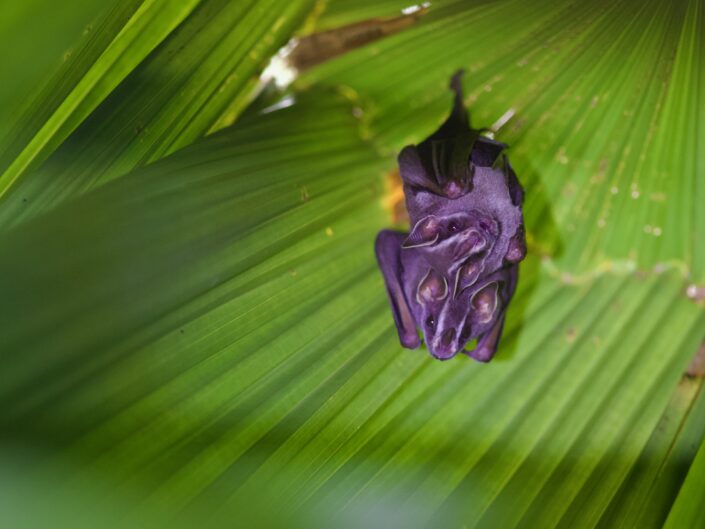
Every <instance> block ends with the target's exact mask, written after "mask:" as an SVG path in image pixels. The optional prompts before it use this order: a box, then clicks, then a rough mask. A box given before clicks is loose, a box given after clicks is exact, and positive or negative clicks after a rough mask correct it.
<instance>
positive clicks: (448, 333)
mask: <svg viewBox="0 0 705 529" xmlns="http://www.w3.org/2000/svg"><path fill="white" fill-rule="evenodd" d="M453 338H455V329H446V330H445V331H444V332H443V334H442V335H441V345H442V346H443V347H450V345H451V344H452V343H453Z"/></svg>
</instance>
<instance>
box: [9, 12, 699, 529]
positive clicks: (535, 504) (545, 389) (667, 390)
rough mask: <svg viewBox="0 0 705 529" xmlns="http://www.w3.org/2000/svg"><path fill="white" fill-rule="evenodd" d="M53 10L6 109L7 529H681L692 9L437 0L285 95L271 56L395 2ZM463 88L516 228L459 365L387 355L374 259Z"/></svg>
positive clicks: (690, 480)
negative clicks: (403, 158)
mask: <svg viewBox="0 0 705 529" xmlns="http://www.w3.org/2000/svg"><path fill="white" fill-rule="evenodd" d="M76 4H77V5H76V6H72V7H71V9H70V10H68V9H67V13H65V17H64V18H62V19H61V23H59V22H57V25H56V26H55V27H54V29H55V31H54V32H53V33H51V32H50V33H48V34H47V37H46V40H45V41H43V45H42V46H38V49H37V50H38V51H37V61H38V63H37V64H38V65H39V66H41V69H40V68H39V66H37V69H35V70H32V69H30V70H31V71H28V72H29V73H27V76H26V77H25V78H23V79H22V80H20V81H17V83H16V84H15V85H13V86H12V87H11V88H8V89H6V90H5V91H2V92H0V100H1V101H3V104H8V105H9V104H12V105H13V106H15V107H16V112H17V113H16V114H13V118H12V120H10V121H5V122H3V124H2V128H0V131H1V132H2V134H0V137H4V138H5V140H3V144H2V145H0V162H2V168H1V171H2V173H0V195H2V197H1V198H0V248H2V252H0V293H2V302H0V366H1V367H0V371H1V372H2V379H1V380H2V383H0V406H1V409H2V412H0V431H2V432H3V439H2V441H1V442H0V461H6V462H8V463H7V465H6V467H7V468H8V475H9V476H10V478H9V482H11V483H13V485H14V484H15V483H16V486H12V487H5V486H4V484H5V481H8V478H7V477H5V478H2V477H0V480H5V481H3V488H8V489H10V491H9V493H8V495H7V496H6V499H4V500H3V499H2V498H0V509H2V510H3V511H4V512H7V513H9V514H8V520H10V521H11V523H13V524H14V525H15V526H18V527H21V526H22V525H21V524H23V523H24V524H25V526H27V527H43V526H57V525H60V526H61V525H66V526H67V527H68V526H71V527H83V526H86V527H94V526H115V527H133V526H136V525H137V524H138V522H136V521H135V520H136V519H138V520H139V523H140V524H143V525H145V526H148V527H159V526H162V524H164V523H166V524H167V525H170V526H171V527H180V526H184V527H192V526H194V525H195V524H200V525H205V526H209V525H213V526H222V525H225V524H232V523H233V520H236V521H237V522H239V523H240V524H243V526H247V527H265V526H266V525H267V523H268V522H267V521H269V523H270V524H272V525H275V526H281V525H284V524H286V525H290V526H292V527H294V526H295V527H299V526H300V527H317V526H330V525H332V524H336V525H340V526H343V527H345V526H349V527H363V526H366V527H368V526H380V525H385V526H386V527H405V528H409V527H411V528H413V527H425V526H432V527H492V528H494V527H529V528H533V527H571V528H572V527H598V526H599V527H605V528H608V527H639V528H642V527H660V526H662V525H663V523H665V522H666V520H667V519H668V522H667V523H668V524H669V527H696V526H698V524H700V525H702V520H700V518H698V516H700V515H701V510H700V509H698V506H699V505H700V503H702V502H701V501H700V500H701V496H702V490H703V489H702V487H703V486H705V483H704V478H703V476H702V473H703V472H702V471H703V468H704V466H703V464H702V463H703V461H704V460H705V459H704V458H703V449H702V448H700V449H698V448H699V447H700V446H701V445H702V443H703V440H704V439H705V426H704V425H705V422H703V418H705V397H704V396H703V392H702V391H701V388H702V380H703V379H702V378H701V377H700V376H699V375H698V373H697V372H695V371H693V370H692V369H691V374H690V375H688V376H684V372H686V370H687V369H688V366H689V364H690V362H691V359H692V358H693V356H694V354H695V353H696V352H697V351H698V350H699V348H700V347H701V343H702V341H703V338H704V336H703V329H704V328H705V312H704V311H703V306H702V302H701V301H698V299H697V298H698V297H699V294H698V293H699V292H700V290H699V287H698V286H697V283H698V282H702V281H703V280H704V278H703V275H702V270H704V269H705V267H704V266H703V265H705V262H704V261H705V253H704V252H705V250H703V248H702V246H703V245H702V243H701V241H702V240H703V232H704V231H705V217H703V213H702V212H701V211H700V210H701V208H700V207H699V204H700V202H702V199H703V189H704V188H703V184H702V183H701V180H702V177H703V174H702V173H703V171H702V169H703V163H704V160H705V158H703V157H704V156H705V154H704V153H705V145H703V144H702V142H703V134H702V132H703V131H702V122H703V121H702V119H700V118H701V117H704V115H703V112H704V111H703V105H702V103H701V101H700V99H701V98H700V93H699V92H700V91H699V88H700V87H701V86H702V85H703V83H702V75H703V71H705V68H703V66H704V65H703V64H702V61H703V54H702V51H703V50H702V45H703V40H702V35H703V30H704V28H703V24H704V23H705V17H704V16H703V15H705V4H704V3H703V2H702V1H701V0H692V1H689V2H686V1H684V2H677V3H675V4H663V3H658V2H652V1H648V2H646V3H637V2H631V1H627V0H625V1H622V2H616V3H614V2H591V3H576V2H567V1H566V2H559V3H555V2H552V3H551V2H539V3H527V2H519V1H512V0H508V1H477V2H476V1H463V2H461V1H450V0H447V1H441V0H439V1H437V2H432V4H431V5H430V6H428V8H427V11H424V14H423V15H421V16H419V17H418V19H417V20H416V21H415V23H414V24H413V25H412V26H411V27H410V28H408V29H405V30H404V31H401V32H399V33H396V34H394V35H391V36H386V37H385V38H383V39H380V40H377V41H374V42H372V43H370V44H367V45H366V46H363V47H360V48H358V49H355V50H352V51H350V52H349V53H346V54H344V55H341V56H339V57H337V58H334V59H332V60H329V61H326V62H324V63H323V64H320V65H318V66H316V67H314V68H312V69H310V70H308V71H306V72H302V74H301V77H300V78H299V79H298V80H297V81H296V82H295V83H294V85H293V87H291V88H290V89H289V90H288V91H287V92H286V95H287V96H289V97H290V98H291V100H290V101H289V102H292V101H293V105H291V106H289V107H287V108H280V107H283V106H285V105H274V106H268V105H269V103H270V102H274V101H277V98H278V97H280V95H281V94H280V95H277V93H275V94H274V95H272V87H269V88H268V90H266V91H265V92H264V93H263V94H262V95H261V96H260V97H259V98H258V99H255V98H257V94H258V93H259V91H260V88H262V87H261V86H259V83H258V79H257V76H258V74H259V73H260V72H261V70H262V69H263V68H264V66H265V65H266V63H267V60H268V59H269V57H270V56H272V55H273V54H274V53H275V52H276V51H277V49H279V48H280V47H281V46H282V45H283V44H285V43H286V42H287V40H288V39H289V38H290V37H291V36H292V35H294V34H295V33H296V32H299V31H300V32H301V34H308V33H310V32H311V31H315V30H317V29H331V28H336V27H338V26H340V25H342V24H351V23H355V22H359V21H361V20H363V19H364V18H367V17H393V16H397V15H398V14H399V9H400V8H402V7H406V6H405V4H404V3H400V2H396V1H384V2H369V1H366V0H365V1H362V2H350V1H347V0H330V1H328V2H325V3H314V2H311V1H304V0H301V1H297V2H276V1H267V2H254V1H245V0H242V1H237V2H225V1H215V0H202V1H197V0H196V1H193V2H170V1H166V0H164V1H161V0H154V1H146V2H120V3H115V4H111V5H107V6H106V5H105V4H100V3H91V2H85V3H83V4H81V6H80V8H79V6H78V3H76ZM28 5H29V6H30V7H31V9H30V7H28V8H26V9H25V10H24V11H23V10H21V9H20V8H18V9H17V12H16V13H17V15H16V18H14V19H13V20H18V21H19V20H23V22H22V24H28V22H27V20H29V19H31V16H32V15H33V14H34V13H39V12H44V13H46V12H50V11H51V9H50V8H49V7H48V4H46V3H44V2H38V1H37V2H33V3H32V4H28ZM54 9H58V8H54ZM22 17H24V18H22ZM91 21H98V22H91ZM18 24H19V22H18ZM86 24H92V25H91V31H89V32H87V33H86V35H84V36H82V37H80V39H82V40H80V39H79V41H77V40H76V35H80V34H81V32H82V28H84V27H85V25H86ZM0 27H3V28H4V29H3V32H4V34H2V35H0V42H11V41H12V40H13V39H16V38H19V37H18V34H19V33H20V32H18V31H17V28H14V27H12V26H11V25H9V24H7V25H5V26H0ZM72 36H73V37H72ZM3 39H4V40H3ZM72 42H73V43H74V44H73V46H75V48H74V49H75V50H76V51H75V52H73V53H72V55H71V57H69V58H68V60H67V61H65V62H63V63H61V64H59V63H57V64H58V66H57V67H56V69H55V70H54V71H52V70H51V67H50V65H51V64H52V63H51V61H50V60H49V59H48V57H50V55H51V54H50V52H51V50H54V51H55V50H56V48H57V47H60V48H61V50H62V53H63V50H65V49H66V48H67V47H70V46H72V44H71V43H72ZM76 42H78V44H75V43H76ZM459 67H464V68H466V70H467V75H466V76H465V83H466V90H467V93H468V102H469V103H470V104H471V110H472V118H473V124H474V125H475V126H487V127H490V126H493V132H494V134H495V135H496V137H498V138H499V139H501V140H502V141H506V142H507V143H509V144H510V145H511V149H510V151H509V153H510V157H511V160H512V163H513V164H514V166H515V167H516V169H517V173H518V174H519V176H520V178H521V180H522V182H523V183H524V184H525V188H526V197H527V204H526V216H527V225H528V228H529V232H530V233H529V235H530V236H531V250H532V252H531V254H532V255H530V256H529V258H528V259H527V261H526V262H525V263H524V264H523V265H522V269H521V280H520V284H519V290H518V292H517V297H516V298H515V300H514V302H513V304H512V305H511V307H510V310H509V313H508V320H507V324H506V329H505V337H504V339H503V343H502V346H501V348H500V351H499V354H498V355H497V357H496V358H495V360H494V361H493V362H492V363H490V364H487V365H481V364H478V363H474V362H472V361H470V360H469V359H467V358H456V359H454V360H452V361H450V362H445V363H440V362H435V361H433V360H432V359H431V358H430V357H429V356H428V355H427V354H426V352H425V351H424V350H420V351H407V350H404V349H402V348H401V347H400V346H399V344H398V339H397V335H396V332H395V329H394V324H393V321H392V318H391V315H390V312H389V307H388V302H387V299H386V295H385V291H384V286H383V282H382V278H381V276H380V274H379V272H378V270H377V264H376V261H375V258H374V252H373V248H372V246H373V240H374V237H375V235H376V233H377V232H378V231H379V230H380V229H382V228H385V227H388V226H389V225H391V224H392V220H391V218H390V215H389V213H388V211H386V209H385V208H384V207H383V204H384V203H385V201H386V200H387V199H388V196H387V190H386V188H385V175H387V174H388V173H389V172H390V171H392V170H393V169H394V167H395V155H396V153H397V152H398V150H399V149H400V148H401V147H402V146H403V145H405V144H407V143H417V142H419V141H420V140H422V139H423V138H424V137H426V136H427V135H428V133H429V132H431V131H432V130H433V129H434V128H435V127H436V126H437V125H438V123H439V121H440V120H442V119H443V118H444V116H445V114H446V112H447V109H448V107H449V101H450V93H449V91H448V90H447V83H448V78H449V74H450V73H451V72H453V71H454V70H456V69H457V68H459ZM7 68H8V71H10V70H11V69H13V68H14V69H15V70H17V69H19V68H20V66H18V64H17V63H8V66H7ZM46 72H50V74H48V75H47V73H46ZM40 79H44V81H39V80H40ZM30 82H32V83H39V88H38V89H36V90H33V91H29V90H27V86H29V84H25V85H23V84H22V83H30ZM22 90H24V91H26V94H25V97H24V98H23V97H22ZM30 94H34V95H30ZM253 100H254V103H252V104H250V103H251V102H252V101H253ZM8 115H9V114H8ZM231 122H234V125H232V126H228V125H229V124H230V123H231ZM493 124H494V125H493ZM221 128H222V130H217V129H221ZM214 131H215V132H214ZM647 227H648V228H647ZM688 285H690V286H691V288H690V289H687V287H688ZM687 293H688V294H687ZM696 453H697V455H696ZM3 466H5V465H3ZM51 491H55V492H51ZM53 494H56V496H55V497H53ZM3 502H4V504H3ZM32 505H36V506H37V507H35V508H31V507H30V506H32ZM82 505H89V506H90V508H87V510H86V512H85V513H82V516H78V515H76V514H75V513H76V512H77V511H81V507H80V506H82ZM115 512H118V513H120V515H119V516H115V515H114V514H113V513H115ZM49 513H54V515H53V516H52V515H50V514H49ZM72 516H76V517H75V518H72ZM135 517H136V518H135ZM249 517H254V518H249ZM165 521H166V522H165Z"/></svg>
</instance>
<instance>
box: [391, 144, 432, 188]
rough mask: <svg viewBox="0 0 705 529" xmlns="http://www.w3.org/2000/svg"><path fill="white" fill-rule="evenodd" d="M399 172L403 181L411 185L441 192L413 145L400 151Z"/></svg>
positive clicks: (398, 159)
mask: <svg viewBox="0 0 705 529" xmlns="http://www.w3.org/2000/svg"><path fill="white" fill-rule="evenodd" d="M397 161H398V162H399V173H400V174H401V179H402V181H403V182H404V183H405V184H406V185H408V186H410V187H415V188H421V189H428V190H430V191H433V192H434V193H438V192H439V188H438V184H437V183H436V182H435V180H433V179H431V178H429V176H428V173H427V172H426V169H425V168H424V166H423V164H422V163H421V158H420V157H419V152H418V150H417V149H416V147H414V146H413V145H407V146H406V147H404V148H403V149H402V150H401V152H400V153H399V157H398V158H397Z"/></svg>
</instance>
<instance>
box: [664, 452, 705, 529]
mask: <svg viewBox="0 0 705 529" xmlns="http://www.w3.org/2000/svg"><path fill="white" fill-rule="evenodd" d="M703 483H705V443H704V444H703V445H701V446H700V450H698V455H697V456H696V457H695V461H693V466H692V467H691V468H690V471H689V472H688V477H687V478H686V480H685V483H684V484H683V488H682V489H681V491H680V493H679V494H678V498H677V499H676V502H675V504H674V505H673V510H672V511H671V513H670V514H669V516H668V520H667V521H666V524H665V525H664V527H665V528H666V529H676V528H680V527H692V528H693V529H696V528H698V527H705V511H703V508H702V506H703V500H704V499H705V498H704V496H705V489H704V488H703Z"/></svg>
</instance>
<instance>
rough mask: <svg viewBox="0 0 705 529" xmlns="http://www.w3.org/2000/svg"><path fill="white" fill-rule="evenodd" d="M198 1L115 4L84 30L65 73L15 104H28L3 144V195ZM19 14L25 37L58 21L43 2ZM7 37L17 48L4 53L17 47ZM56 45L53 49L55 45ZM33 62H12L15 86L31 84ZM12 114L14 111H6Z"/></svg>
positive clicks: (64, 11) (66, 9) (73, 15)
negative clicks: (48, 14) (48, 23)
mask: <svg viewBox="0 0 705 529" xmlns="http://www.w3.org/2000/svg"><path fill="white" fill-rule="evenodd" d="M84 3H85V2H84ZM197 3H198V2H197V0H188V1H186V2H183V1H174V0H153V1H152V0H150V1H146V2H135V1H130V2H117V3H116V4H115V5H114V6H112V8H111V9H107V10H106V12H105V14H104V15H103V17H102V18H101V19H99V20H98V23H97V24H96V25H95V26H94V25H93V24H87V25H86V27H85V29H83V28H82V29H83V40H84V41H83V42H82V43H81V44H80V46H79V48H78V49H77V50H75V51H67V52H66V53H65V54H64V57H63V59H64V65H63V67H62V68H60V69H59V70H58V72H57V73H56V74H55V75H54V77H53V78H52V79H51V80H50V81H49V82H48V83H47V84H46V85H41V84H40V89H39V90H32V91H36V92H37V95H36V96H35V97H34V98H27V94H26V93H21V92H20V93H18V94H16V95H15V98H17V99H19V98H22V99H24V100H25V101H27V102H29V104H28V105H26V106H27V108H26V109H24V115H22V116H20V119H19V122H18V123H16V124H13V126H12V127H9V128H8V130H7V132H5V134H7V137H5V141H3V150H4V154H3V161H2V162H1V163H0V168H2V169H3V171H4V172H3V173H2V174H1V175H0V196H2V195H4V194H5V193H6V192H7V190H8V189H9V188H10V187H11V186H12V185H13V183H14V182H15V181H16V180H17V179H18V178H20V177H21V176H22V175H23V174H24V173H26V172H27V171H28V170H29V169H30V168H32V167H36V166H38V164H39V163H41V162H42V161H43V160H44V159H45V158H46V157H47V156H48V155H49V154H51V152H53V150H54V149H56V147H57V146H58V145H60V144H61V142H62V141H63V140H64V139H65V138H66V137H67V136H68V135H69V134H70V133H71V132H73V130H75V128H76V127H77V126H78V125H79V124H80V123H81V122H82V121H83V120H84V119H85V118H86V116H88V115H89V114H90V113H91V112H92V111H93V110H94V109H95V108H96V107H97V106H98V104H99V103H100V102H102V101H103V100H104V99H105V98H106V97H107V95H108V94H109V93H110V92H111V91H112V90H113V89H114V88H115V87H116V86H117V85H118V84H119V83H120V82H121V81H122V80H123V79H124V78H125V77H126V76H127V75H128V74H129V73H130V72H131V71H132V70H133V69H134V68H135V67H136V66H137V65H138V64H139V63H140V62H141V61H142V60H143V59H144V57H146V56H147V55H148V54H149V53H150V52H151V51H152V50H153V49H154V48H155V47H156V46H157V45H158V44H159V43H160V42H161V41H162V40H163V39H164V37H165V36H166V35H167V34H168V33H169V32H171V30H173V29H174V27H176V26H177V25H178V24H179V23H180V22H181V21H182V20H183V19H184V18H185V17H186V16H187V15H188V14H189V13H190V12H191V11H192V10H193V8H194V6H195V5H196V4H197ZM76 4H77V6H78V7H82V6H81V5H80V4H79V3H76ZM28 8H33V9H28ZM72 8H74V9H72ZM18 11H20V12H21V14H22V18H23V20H21V21H13V22H14V24H16V27H17V29H18V30H20V31H21V32H23V33H24V34H27V35H36V34H37V33H40V34H42V31H41V30H40V29H39V28H37V27H36V26H40V25H43V24H45V23H46V22H43V21H53V20H55V19H54V17H53V16H47V13H46V5H45V4H44V3H34V5H33V4H32V3H30V4H26V5H25V6H24V7H23V8H21V9H19V10H18ZM59 11H60V15H63V17H65V18H66V19H68V21H70V22H72V23H73V24H76V22H78V21H80V20H82V17H81V15H83V12H82V11H78V10H76V9H75V6H73V5H68V6H66V5H62V6H61V9H60V10H59ZM52 14H53V13H52ZM60 19H61V17H60ZM125 20H127V22H125ZM30 24H32V26H35V28H33V29H34V31H30V28H28V25H30ZM51 27H52V32H51V33H50V34H49V35H50V36H52V33H53V32H56V27H55V26H54V24H53V23H52V24H51ZM72 29H73V28H72ZM4 36H5V37H8V34H7V33H4ZM9 36H10V38H8V39H7V40H8V41H10V39H13V40H14V42H12V43H10V42H7V47H10V46H14V45H17V40H18V39H17V36H16V35H14V34H10V35H9ZM20 42H21V41H20ZM51 44H52V45H53V46H56V42H55V41H51ZM47 48H49V46H48V45H47ZM25 49H27V48H26V47H25ZM51 52H53V53H56V49H55V48H54V49H51ZM74 55H75V58H74ZM34 59H35V57H34V55H32V57H31V59H29V60H27V61H25V62H22V63H19V64H17V63H16V64H12V63H11V64H10V65H9V68H8V71H7V72H6V75H7V76H8V77H9V78H11V79H18V80H19V81H16V84H17V85H22V84H25V85H26V83H27V81H28V80H31V79H32V76H30V75H28V74H27V73H26V72H25V69H26V66H25V65H26V64H29V65H30V66H29V68H30V69H31V68H32V66H31V65H32V63H33V62H34ZM40 64H41V63H40ZM27 88H28V87H27ZM32 88H33V87H32ZM15 91H17V89H16V90H15ZM7 108H12V107H11V106H10V105H8V107H7ZM10 133H11V134H10ZM5 134H2V135H1V136H0V137H4V136H5Z"/></svg>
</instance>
